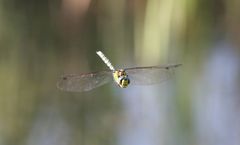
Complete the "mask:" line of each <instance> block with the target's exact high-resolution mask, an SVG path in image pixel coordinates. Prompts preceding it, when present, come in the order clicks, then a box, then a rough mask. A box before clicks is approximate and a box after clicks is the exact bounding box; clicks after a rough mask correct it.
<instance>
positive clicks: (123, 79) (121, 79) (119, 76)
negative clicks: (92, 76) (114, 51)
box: [113, 69, 130, 88]
mask: <svg viewBox="0 0 240 145" xmlns="http://www.w3.org/2000/svg"><path fill="white" fill-rule="evenodd" d="M113 76H114V79H115V81H116V82H117V84H118V86H119V87H121V88H126V87H127V86H128V85H129V84H130V79H129V78H128V75H127V73H126V72H125V70H124V69H120V70H117V71H115V72H114V73H113Z"/></svg>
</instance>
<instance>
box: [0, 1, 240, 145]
mask: <svg viewBox="0 0 240 145" xmlns="http://www.w3.org/2000/svg"><path fill="white" fill-rule="evenodd" d="M239 6H240V1H237V0H228V1H222V0H218V1H217V0H209V1H208V0H189V1H188V0H180V1H173V0H170V1H168V0H138V1H136V0H128V1H111V0H101V1H98V0H61V1H59V0H51V1H50V0H49V1H48V0H41V1H40V0H0V22H1V23H0V144H1V145H16V144H19V145H23V144H29V145H30V144H31V145H33V144H35V145H38V144H39V145H40V144H41V145H43V144H46V145H47V144H51V145H54V144H57V145H61V144H62V145H65V144H68V145H70V144H82V145H84V144H85V145H92V144H102V145H103V144H104V145H115V144H124V141H119V140H121V139H124V137H119V136H121V135H119V134H121V133H119V130H123V129H122V128H121V126H124V125H123V124H126V122H127V121H126V120H128V119H126V115H125V114H124V112H127V109H126V104H124V99H123V98H124V97H123V96H124V94H128V90H118V89H120V88H117V87H115V86H113V84H109V85H105V86H103V87H100V88H97V89H95V90H93V91H90V92H83V93H68V92H61V91H59V90H57V88H56V82H57V80H58V77H59V76H61V75H62V74H65V73H70V74H72V73H76V74H77V73H82V72H91V71H98V70H103V69H107V68H106V66H105V65H104V64H103V62H102V61H101V60H100V59H99V58H98V56H97V55H96V54H95V52H96V51H97V50H101V51H103V52H104V53H105V54H106V55H107V56H108V57H109V58H110V60H111V61H112V63H113V64H115V66H116V67H117V68H119V67H120V68H121V67H133V66H147V65H158V64H165V63H183V64H184V65H183V66H182V67H181V68H180V70H179V71H176V73H175V75H176V77H174V79H175V80H176V81H173V83H174V85H173V86H172V87H170V89H167V90H168V91H170V92H173V93H172V97H171V98H172V100H171V101H166V102H164V103H168V104H166V106H174V107H172V109H170V112H171V113H170V114H168V113H169V112H168V111H169V110H168V111H166V112H167V113H166V112H165V113H166V114H165V115H160V116H161V117H162V118H166V119H165V122H161V123H160V122H159V123H160V124H161V125H160V126H166V127H165V128H158V129H159V130H162V131H161V133H158V132H157V133H156V134H154V135H153V136H155V137H156V138H158V137H159V138H160V140H161V139H163V140H164V141H159V142H161V143H162V144H178V145H179V144H185V145H186V144H189V145H190V144H196V145H202V144H204V145H206V144H209V145H215V144H216V145H219V143H220V141H219V142H218V141H216V140H218V139H222V137H221V136H222V135H223V136H224V135H229V134H228V133H229V132H231V133H233V132H234V133H233V134H230V135H229V136H231V137H226V138H227V139H226V140H224V141H223V142H225V145H226V144H231V143H232V145H233V144H239V143H240V140H239V139H237V137H238V136H239V135H240V123H239V122H237V121H239V119H240V118H239V117H236V116H239V108H240V107H239V91H238V89H236V88H237V87H239V86H238V85H239V82H240V79H239V78H240V77H239V70H238V68H239V67H237V66H239V59H238V58H239V46H240V43H239V42H240V40H239V38H240V31H239V30H240V29H239V25H240V9H239ZM221 44H224V45H221ZM225 44H227V45H225ZM224 46H229V47H224ZM219 47H221V48H222V47H224V50H225V49H226V52H231V54H232V53H233V54H234V57H235V58H236V59H235V60H236V61H230V62H229V63H227V62H226V64H224V63H225V61H222V62H223V63H222V65H220V66H219V65H217V67H216V65H213V66H215V67H213V68H212V69H213V70H215V71H213V72H216V74H213V75H210V76H212V77H209V78H210V79H211V78H213V77H214V76H216V77H217V74H218V73H219V72H220V71H222V70H224V71H227V72H228V69H225V67H226V66H236V67H234V68H237V69H236V70H235V71H233V72H235V73H236V74H237V75H236V76H234V75H233V74H232V73H231V72H229V73H227V74H228V75H226V76H227V78H231V77H232V78H235V79H234V81H233V82H232V83H227V84H229V85H228V86H225V85H226V84H225V83H226V82H224V81H223V85H222V88H221V87H220V88H217V89H216V91H220V92H221V91H223V90H224V91H223V92H221V93H220V94H221V95H223V97H220V98H218V97H215V100H214V99H213V100H210V102H211V103H210V104H209V106H211V105H214V104H215V105H216V104H218V103H216V101H217V102H223V103H222V104H221V103H220V107H219V108H222V109H223V110H224V109H225V108H228V107H229V106H231V107H232V106H234V107H233V108H232V109H230V110H229V109H226V110H225V114H228V116H223V117H222V118H221V117H220V118H218V117H219V116H217V115H216V114H217V113H219V110H218V109H216V108H215V107H213V110H215V112H214V111H213V113H212V114H209V116H215V118H212V119H213V124H215V122H214V119H215V120H219V119H220V120H225V117H226V118H228V120H226V121H225V122H223V125H221V123H220V125H219V126H220V127H219V128H218V126H217V127H216V128H217V129H216V132H218V133H219V132H220V133H219V135H218V134H217V135H215V136H214V135H213V136H208V134H205V133H206V132H208V131H207V130H206V132H204V131H202V130H201V129H200V131H199V128H202V127H203V126H204V125H205V126H204V127H205V128H209V130H214V129H215V127H214V125H213V126H211V124H208V123H209V122H207V121H206V120H208V119H209V118H207V119H206V120H205V121H206V122H204V121H203V122H202V120H201V119H199V118H203V119H204V118H206V116H205V113H206V112H208V111H209V110H208V109H211V107H209V108H208V109H207V106H204V105H205V104H207V103H206V102H209V99H208V98H209V97H206V96H211V95H209V94H208V93H207V92H211V90H212V89H211V87H212V86H211V85H210V84H211V83H209V82H210V81H211V80H208V81H209V82H208V81H206V82H205V81H204V80H205V79H206V78H208V75H209V73H208V72H209V70H208V69H209V68H211V67H208V66H209V65H210V66H211V60H213V59H212V58H214V56H215V54H216V55H217V54H218V52H219V51H220V50H221V48H219ZM223 54H224V53H223ZM223 57H224V56H223ZM221 58H222V57H220V60H221ZM230 58H231V55H230ZM215 68H216V69H215ZM227 68H229V67H227ZM230 69H231V68H230ZM210 72H211V71H210ZM223 77H225V75H223ZM223 77H222V76H220V77H217V78H216V80H219V79H220V80H221V79H223ZM224 80H225V79H224ZM213 81H214V80H213ZM205 83H206V84H207V85H205ZM198 84H199V85H200V86H198ZM213 84H214V83H213ZM217 84H221V82H220V83H217ZM209 85H210V86H209ZM213 86H215V85H213ZM229 86H231V87H229ZM226 87H227V88H226ZM228 87H229V88H230V90H229V89H228ZM233 88H235V89H233ZM121 91H124V93H122V92H121ZM139 91H140V92H141V91H144V90H139V89H138V90H133V92H136V93H132V94H135V95H136V94H137V95H136V96H138V95H140V94H138V93H137V92H139ZM199 92H200V93H199ZM226 92H227V93H226ZM145 94H146V93H145ZM160 94H161V92H159V91H156V93H155V94H154V95H155V96H157V97H160V96H161V95H160ZM196 94H198V95H196ZM151 95H153V94H152V93H151V94H148V95H146V96H142V97H146V98H147V97H150V96H151ZM125 96H126V95H125ZM136 96H135V99H138V98H137V97H136ZM194 96H198V97H197V99H196V98H195V97H194ZM231 96H232V97H231ZM201 98H202V99H203V100H201ZM226 98H228V99H229V100H230V101H229V100H227V101H226V100H225V99H226ZM199 99H200V100H199ZM160 100H161V99H160ZM126 101H127V99H126V98H125V102H126ZM205 101H206V102H205ZM194 102H195V104H194ZM196 102H198V103H199V102H202V104H201V105H203V106H201V105H200V106H197V105H196ZM225 102H226V103H227V102H228V104H230V105H229V106H226V105H224V104H225ZM232 103H234V104H233V105H232ZM157 104H158V105H161V104H162V103H157ZM142 105H143V106H144V103H143V104H142ZM195 105H196V106H195ZM218 105H219V104H218ZM137 107H141V106H137ZM139 109H140V110H141V108H137V110H139ZM204 109H206V110H204ZM204 112H205V113H204ZM210 112H211V111H210ZM220 112H222V111H220ZM230 112H234V114H236V115H232V116H230V115H229V114H233V113H230ZM145 113H146V114H148V112H145ZM222 113H223V112H222ZM146 114H145V115H146ZM196 114H200V115H196ZM220 114H221V113H220ZM237 114H238V115H237ZM158 116H159V115H158ZM196 116H197V117H196ZM234 116H235V117H234ZM229 117H230V119H229ZM231 117H232V118H231ZM143 118H145V117H143ZM146 118H147V117H146ZM168 119H169V120H168ZM173 120H174V121H173ZM232 122H235V123H234V125H232V126H231V127H230V128H231V130H229V129H226V130H225V129H224V128H221V127H222V126H224V125H226V124H227V125H226V126H224V127H226V128H229V126H228V125H231V123H232ZM135 123H137V122H135ZM168 123H170V124H168ZM171 123H173V124H174V125H173V126H172V124H171ZM217 123H218V122H216V124H217ZM208 125H209V126H208ZM171 126H172V128H170V129H169V128H168V127H171ZM204 127H203V128H204ZM126 128H127V127H126ZM149 128H150V127H149ZM211 128H213V129H211ZM218 129H219V131H218ZM123 132H124V131H123ZM221 132H222V133H223V134H221ZM210 133H212V134H214V133H215V132H214V131H213V132H210ZM204 134H205V136H204ZM164 137H166V138H167V139H166V138H164ZM234 137H235V138H234ZM135 139H138V138H135ZM224 139H225V138H224ZM228 139H229V140H232V141H233V142H228ZM128 140H131V135H130V136H129V138H128ZM166 140H167V141H166ZM168 140H171V141H168ZM130 142H131V141H130ZM159 142H155V143H153V142H152V143H146V144H159ZM125 143H129V142H125ZM133 144H135V142H134V141H133V142H132V143H131V145H133ZM142 144H144V143H143V142H142ZM221 144H224V143H221Z"/></svg>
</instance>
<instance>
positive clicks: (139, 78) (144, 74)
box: [125, 64, 181, 85]
mask: <svg viewBox="0 0 240 145" xmlns="http://www.w3.org/2000/svg"><path fill="white" fill-rule="evenodd" d="M180 65H181V64H174V65H163V66H150V67H135V68H127V69H125V71H126V73H127V74H128V77H129V79H130V84H131V85H152V84H158V83H161V82H164V81H166V80H168V79H169V78H171V76H172V73H173V71H174V69H175V68H176V67H178V66H180Z"/></svg>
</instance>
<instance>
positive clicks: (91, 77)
mask: <svg viewBox="0 0 240 145" xmlns="http://www.w3.org/2000/svg"><path fill="white" fill-rule="evenodd" d="M111 80H112V71H100V72H96V73H88V74H80V75H75V74H72V75H63V76H62V77H61V78H60V80H59V81H58V83H57V87H58V88H59V89H61V90H63V91H69V92H83V91H90V90H92V89H94V88H96V87H99V86H102V85H104V84H106V83H108V82H110V81H111Z"/></svg>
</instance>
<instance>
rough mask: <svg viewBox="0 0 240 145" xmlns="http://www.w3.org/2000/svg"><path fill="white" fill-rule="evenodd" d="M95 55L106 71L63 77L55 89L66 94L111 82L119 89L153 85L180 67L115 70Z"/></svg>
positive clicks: (101, 56)
mask: <svg viewBox="0 0 240 145" xmlns="http://www.w3.org/2000/svg"><path fill="white" fill-rule="evenodd" d="M96 53H97V55H98V56H99V57H100V58H101V59H102V61H103V62H104V63H105V64H106V65H107V66H108V68H109V69H108V70H104V71H98V72H91V73H83V74H66V75H63V76H62V77H61V78H60V80H59V81H58V82H57V88H59V89H60V90H62V91H67V92H85V91H90V90H92V89H94V88H97V87H100V86H102V85H104V84H107V83H109V82H111V81H113V82H115V83H116V84H117V85H118V86H119V87H120V88H127V87H128V86H129V85H153V84H158V83H161V82H163V81H166V80H168V79H169V78H170V77H171V71H172V70H173V69H175V68H177V67H179V66H181V64H168V65H160V66H147V67H131V68H125V69H115V68H114V67H113V65H112V63H111V62H110V60H109V59H108V58H107V57H106V56H105V55H104V54H103V53H102V52H101V51H97V52H96Z"/></svg>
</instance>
